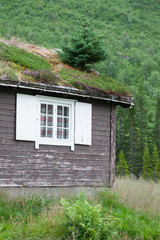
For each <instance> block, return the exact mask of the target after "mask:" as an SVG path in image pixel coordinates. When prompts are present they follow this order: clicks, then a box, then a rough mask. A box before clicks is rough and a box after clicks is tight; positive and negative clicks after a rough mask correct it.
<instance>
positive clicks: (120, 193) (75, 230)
mask: <svg viewBox="0 0 160 240" xmlns="http://www.w3.org/2000/svg"><path fill="white" fill-rule="evenodd" d="M159 203H160V184H159V183H151V182H150V183H149V182H145V181H142V180H134V179H117V180H116V185H115V187H114V188H113V189H111V190H106V191H105V192H100V193H98V194H97V195H96V196H95V197H94V199H87V198H86V197H85V193H83V192H82V193H81V194H80V196H78V197H76V198H72V199H69V200H65V199H61V200H59V201H58V200H56V201H55V200H54V199H52V198H49V199H48V198H46V197H38V196H32V197H30V198H28V199H25V198H20V197H17V198H11V197H9V196H7V195H6V194H4V193H3V192H1V194H0V240H12V239H20V240H23V239H24V240H40V239H44V240H51V239H52V240H53V239H57V240H58V239H59V240H60V239H61V240H63V239H64V240H71V239H72V240H73V239H75V240H76V239H80V240H83V239H84V240H86V239H90V240H91V239H92V240H93V239H95V240H103V239H104V240H105V239H111V240H112V239H113V240H116V239H136V240H152V239H153V240H159V239H160V206H159Z"/></svg>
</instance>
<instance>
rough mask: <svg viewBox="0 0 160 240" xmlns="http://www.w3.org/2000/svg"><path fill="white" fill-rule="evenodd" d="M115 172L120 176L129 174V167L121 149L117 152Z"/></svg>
mask: <svg viewBox="0 0 160 240" xmlns="http://www.w3.org/2000/svg"><path fill="white" fill-rule="evenodd" d="M116 174H117V176H120V177H122V176H127V175H129V168H128V164H127V161H126V160H125V157H124V153H123V150H121V151H120V154H119V161H118V164H117V167H116Z"/></svg>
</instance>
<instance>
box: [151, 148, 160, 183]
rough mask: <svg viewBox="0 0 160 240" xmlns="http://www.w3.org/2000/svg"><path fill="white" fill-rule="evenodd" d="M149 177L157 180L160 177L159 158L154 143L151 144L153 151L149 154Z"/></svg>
mask: <svg viewBox="0 0 160 240" xmlns="http://www.w3.org/2000/svg"><path fill="white" fill-rule="evenodd" d="M151 171H152V172H151V174H152V175H151V178H152V179H153V180H154V181H157V180H159V179H160V159H159V155H158V150H157V146H156V144H154V146H153V151H152V155H151Z"/></svg>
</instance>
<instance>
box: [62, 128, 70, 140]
mask: <svg viewBox="0 0 160 240" xmlns="http://www.w3.org/2000/svg"><path fill="white" fill-rule="evenodd" d="M68 138H69V129H64V130H63V139H68Z"/></svg>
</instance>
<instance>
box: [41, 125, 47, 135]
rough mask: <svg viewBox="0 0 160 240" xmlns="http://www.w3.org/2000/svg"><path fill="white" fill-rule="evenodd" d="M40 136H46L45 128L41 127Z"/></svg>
mask: <svg viewBox="0 0 160 240" xmlns="http://www.w3.org/2000/svg"><path fill="white" fill-rule="evenodd" d="M41 137H46V128H45V127H41Z"/></svg>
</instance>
